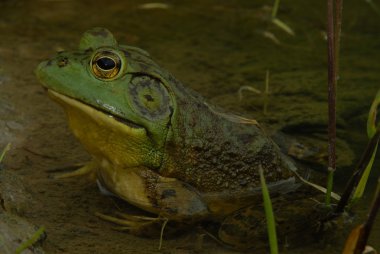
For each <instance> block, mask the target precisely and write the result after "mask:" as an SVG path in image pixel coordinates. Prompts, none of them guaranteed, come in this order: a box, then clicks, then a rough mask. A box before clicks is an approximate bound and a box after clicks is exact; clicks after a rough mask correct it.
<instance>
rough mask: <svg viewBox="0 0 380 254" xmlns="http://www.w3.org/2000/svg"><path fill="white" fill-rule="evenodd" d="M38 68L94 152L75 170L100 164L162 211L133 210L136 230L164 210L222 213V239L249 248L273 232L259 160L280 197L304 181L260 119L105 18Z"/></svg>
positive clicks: (130, 198) (111, 189)
mask: <svg viewBox="0 0 380 254" xmlns="http://www.w3.org/2000/svg"><path fill="white" fill-rule="evenodd" d="M36 72H37V76H38V79H39V80H40V81H41V82H42V84H43V86H44V87H45V88H46V89H47V92H48V94H49V95H50V97H51V98H52V99H53V100H55V101H56V102H58V103H59V104H60V105H61V106H62V107H63V108H64V110H65V112H66V114H67V117H68V122H69V126H70V128H71V129H72V131H73V133H74V135H75V136H76V137H77V138H78V139H79V141H80V142H81V143H82V144H83V146H84V147H85V149H86V150H87V151H88V152H89V153H90V154H91V155H92V158H93V160H92V161H91V162H90V163H88V164H87V165H86V166H84V167H83V168H81V169H79V170H78V171H76V172H73V173H71V174H69V175H81V174H87V173H88V174H93V175H94V176H95V177H96V179H97V182H98V185H99V187H100V189H101V190H103V191H106V192H107V193H112V195H115V196H117V197H119V198H121V199H122V200H125V201H126V202H128V203H130V204H132V205H134V206H136V207H139V208H140V209H142V210H145V211H147V212H150V213H153V214H155V215H158V218H157V219H152V218H149V217H133V216H132V217H131V216H125V217H124V222H123V224H124V225H127V226H128V227H127V228H128V229H129V231H130V232H132V233H135V234H141V233H142V231H144V230H146V228H147V227H148V226H149V225H150V224H151V223H153V222H155V221H157V220H168V221H169V222H176V223H178V224H196V223H198V222H202V221H214V222H218V224H217V225H218V228H217V232H216V238H218V239H219V241H221V242H223V243H224V244H227V245H229V246H233V247H237V248H248V247H251V246H252V243H251V242H252V241H251V240H252V237H253V236H258V235H263V234H264V235H265V234H266V233H265V232H266V226H265V221H264V219H263V212H262V205H261V203H262V200H261V188H260V180H259V179H260V178H259V169H260V168H261V169H262V170H263V172H264V175H265V178H266V181H267V183H268V187H269V189H270V192H271V195H272V196H273V197H283V196H286V195H288V193H291V192H292V191H294V190H296V189H297V188H298V187H299V186H300V181H299V179H298V174H299V173H297V171H298V169H297V167H296V166H295V164H294V162H293V161H292V160H291V159H290V158H288V157H287V156H286V155H284V154H283V153H282V152H281V151H280V149H279V147H278V146H277V145H276V144H275V143H274V142H273V141H272V140H271V139H270V138H269V137H268V135H267V134H266V133H265V131H264V130H263V129H262V127H261V126H260V125H259V123H258V122H257V121H255V120H253V119H247V118H243V117H240V116H237V115H233V114H230V113H227V112H225V111H223V110H222V109H220V108H218V107H215V106H212V105H210V104H208V103H207V102H206V101H205V99H204V98H203V97H202V96H200V95H199V94H197V93H196V92H194V91H192V90H191V89H189V88H187V87H185V86H183V85H182V84H181V83H180V82H179V81H178V80H177V79H175V78H174V77H173V76H172V75H171V74H170V73H168V72H167V71H166V70H164V69H163V68H162V67H161V66H159V65H158V64H157V63H156V62H154V61H153V60H152V58H151V56H150V55H149V54H148V53H147V52H145V51H144V50H141V49H139V48H136V47H131V46H124V45H119V44H118V43H117V41H116V40H115V38H114V37H113V35H112V34H111V33H110V32H109V31H108V30H106V29H104V28H94V29H91V30H89V31H87V32H86V33H84V35H83V37H82V39H81V41H80V45H79V49H78V50H75V51H72V52H59V53H58V55H57V56H56V57H54V58H53V59H50V60H48V61H44V62H42V63H41V64H40V65H39V66H38V69H37V71H36ZM284 207H286V206H284ZM284 210H286V209H284ZM287 211H289V209H288V210H287ZM256 215H257V216H256ZM255 216H256V217H255ZM258 232H261V233H258Z"/></svg>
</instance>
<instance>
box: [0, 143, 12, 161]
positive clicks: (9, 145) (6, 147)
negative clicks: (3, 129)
mask: <svg viewBox="0 0 380 254" xmlns="http://www.w3.org/2000/svg"><path fill="white" fill-rule="evenodd" d="M10 149H11V143H8V144H7V145H6V146H5V148H4V150H3V151H2V152H1V155H0V162H2V161H3V159H4V156H5V154H6V153H7V152H8V151H9V150H10Z"/></svg>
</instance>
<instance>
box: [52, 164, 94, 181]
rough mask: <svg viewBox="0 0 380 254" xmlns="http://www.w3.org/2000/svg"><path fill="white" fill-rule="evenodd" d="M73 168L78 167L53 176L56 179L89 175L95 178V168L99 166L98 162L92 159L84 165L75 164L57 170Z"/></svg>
mask: <svg viewBox="0 0 380 254" xmlns="http://www.w3.org/2000/svg"><path fill="white" fill-rule="evenodd" d="M72 168H76V169H75V170H72V171H69V172H66V173H57V174H54V175H53V178H54V179H63V178H68V177H75V176H84V175H88V176H89V178H91V179H95V169H96V168H97V166H96V163H95V162H93V161H91V162H89V163H87V164H84V165H83V164H82V165H75V166H73V167H70V168H67V167H66V168H63V169H60V170H55V171H63V170H67V169H72Z"/></svg>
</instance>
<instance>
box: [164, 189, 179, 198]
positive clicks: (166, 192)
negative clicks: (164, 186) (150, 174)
mask: <svg viewBox="0 0 380 254" xmlns="http://www.w3.org/2000/svg"><path fill="white" fill-rule="evenodd" d="M176 196H177V192H176V191H175V190H173V189H168V190H164V191H163V192H162V194H161V199H165V198H170V197H176Z"/></svg>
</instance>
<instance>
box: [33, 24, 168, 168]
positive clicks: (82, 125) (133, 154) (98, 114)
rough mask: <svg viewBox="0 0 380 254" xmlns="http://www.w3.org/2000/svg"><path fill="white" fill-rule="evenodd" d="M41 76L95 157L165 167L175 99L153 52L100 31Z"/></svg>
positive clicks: (40, 69)
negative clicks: (163, 155) (121, 41)
mask: <svg viewBox="0 0 380 254" xmlns="http://www.w3.org/2000/svg"><path fill="white" fill-rule="evenodd" d="M36 73H37V76H38V78H39V80H40V81H41V82H42V84H43V86H44V87H45V88H46V89H47V90H48V93H49V95H50V96H51V97H52V98H53V99H54V100H56V101H57V102H58V103H60V104H61V105H62V106H63V107H64V109H65V111H66V113H67V115H68V118H69V124H70V127H71V128H72V129H73V132H74V134H75V135H76V136H77V137H78V138H79V140H80V141H81V142H82V143H83V144H84V146H85V147H86V148H87V150H89V152H90V153H91V154H93V155H95V157H100V158H102V159H106V160H108V161H112V162H113V163H119V164H122V166H141V164H143V165H144V166H148V167H159V165H160V163H161V159H162V148H163V147H164V144H165V141H166V137H167V135H168V131H169V128H170V121H171V117H172V115H173V112H174V108H175V107H174V104H175V100H174V97H173V96H172V92H171V90H170V87H169V85H168V84H167V82H166V81H165V79H164V78H162V75H161V72H160V69H159V67H158V66H157V65H156V64H155V63H154V62H153V61H152V60H151V58H150V57H149V55H148V53H146V52H145V51H143V50H141V49H138V48H134V47H128V46H119V45H118V43H117V42H116V40H115V39H114V37H113V36H112V34H111V33H110V32H109V31H108V30H106V29H103V28H94V29H91V30H89V31H87V32H86V33H85V34H84V35H83V37H82V39H81V41H80V45H79V50H77V51H72V52H60V53H58V54H57V56H56V57H55V58H53V59H51V60H48V61H45V62H42V63H41V64H40V65H39V66H38V68H37V70H36Z"/></svg>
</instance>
